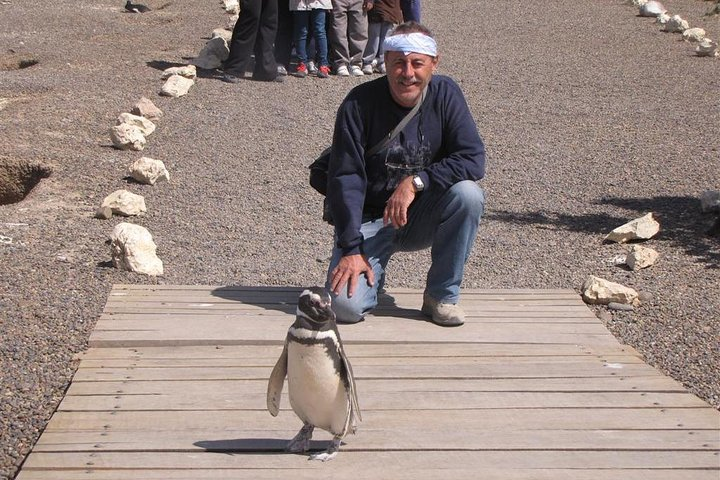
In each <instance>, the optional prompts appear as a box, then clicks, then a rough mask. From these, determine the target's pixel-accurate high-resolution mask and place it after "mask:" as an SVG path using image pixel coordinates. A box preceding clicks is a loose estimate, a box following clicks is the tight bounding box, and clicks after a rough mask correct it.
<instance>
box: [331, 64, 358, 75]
mask: <svg viewBox="0 0 720 480" xmlns="http://www.w3.org/2000/svg"><path fill="white" fill-rule="evenodd" d="M361 73H362V72H361ZM335 75H337V76H338V77H349V76H350V72H349V71H348V68H347V67H346V66H345V65H340V66H339V67H337V70H335Z"/></svg>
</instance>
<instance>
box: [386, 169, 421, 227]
mask: <svg viewBox="0 0 720 480" xmlns="http://www.w3.org/2000/svg"><path fill="white" fill-rule="evenodd" d="M413 200H415V187H414V186H413V183H412V176H410V177H405V178H403V179H402V180H401V181H400V184H399V185H398V186H397V188H396V189H395V191H394V192H393V194H392V195H391V196H390V199H389V200H388V201H387V203H386V204H385V211H384V212H383V222H384V223H385V225H387V224H389V223H392V225H393V226H394V227H395V228H400V227H404V226H405V224H407V221H408V219H407V211H408V208H410V204H411V203H412V202H413Z"/></svg>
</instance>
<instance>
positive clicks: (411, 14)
mask: <svg viewBox="0 0 720 480" xmlns="http://www.w3.org/2000/svg"><path fill="white" fill-rule="evenodd" d="M400 9H401V10H402V14H403V20H405V21H406V22H409V21H410V20H412V21H414V22H420V0H400Z"/></svg>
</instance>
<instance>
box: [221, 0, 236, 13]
mask: <svg viewBox="0 0 720 480" xmlns="http://www.w3.org/2000/svg"><path fill="white" fill-rule="evenodd" d="M223 3H224V6H223V7H224V8H225V11H226V12H227V13H232V14H238V13H240V2H239V1H238V0H223Z"/></svg>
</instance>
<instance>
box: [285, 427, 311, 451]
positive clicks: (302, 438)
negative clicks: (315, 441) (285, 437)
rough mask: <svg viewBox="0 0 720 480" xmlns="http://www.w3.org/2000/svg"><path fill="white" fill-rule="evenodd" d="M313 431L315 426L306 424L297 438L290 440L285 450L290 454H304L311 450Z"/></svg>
mask: <svg viewBox="0 0 720 480" xmlns="http://www.w3.org/2000/svg"><path fill="white" fill-rule="evenodd" d="M313 430H315V426H313V425H310V424H305V425H303V427H302V428H301V429H300V431H299V432H298V433H297V435H295V437H294V438H293V439H292V440H290V443H288V444H287V447H285V450H286V451H288V452H290V453H303V452H307V451H308V450H310V440H312V434H313Z"/></svg>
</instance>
